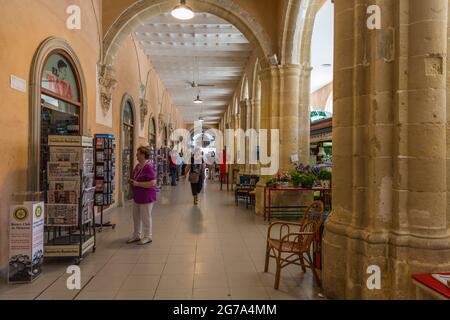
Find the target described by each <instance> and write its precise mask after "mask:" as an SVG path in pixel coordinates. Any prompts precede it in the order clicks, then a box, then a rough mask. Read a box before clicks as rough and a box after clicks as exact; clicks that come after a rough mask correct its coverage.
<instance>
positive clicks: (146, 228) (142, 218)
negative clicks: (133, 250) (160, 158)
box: [128, 147, 157, 245]
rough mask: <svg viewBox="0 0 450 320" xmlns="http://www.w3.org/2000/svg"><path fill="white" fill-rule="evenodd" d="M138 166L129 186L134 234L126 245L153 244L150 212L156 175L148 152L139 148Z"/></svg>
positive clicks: (153, 198) (144, 148) (154, 191)
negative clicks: (136, 243)
mask: <svg viewBox="0 0 450 320" xmlns="http://www.w3.org/2000/svg"><path fill="white" fill-rule="evenodd" d="M136 157H137V160H138V164H137V165H136V168H135V169H134V171H133V179H132V180H130V184H131V185H132V187H133V198H134V204H133V221H134V233H133V236H132V237H131V238H130V240H128V243H130V244H131V243H135V242H139V244H141V245H145V244H148V243H151V242H153V230H152V227H153V226H152V211H153V206H154V204H155V202H156V185H157V175H156V170H155V168H154V167H153V165H152V163H151V162H150V161H149V159H150V150H149V149H148V148H146V147H140V148H139V149H138V151H137V154H136Z"/></svg>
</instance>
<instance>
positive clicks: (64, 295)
mask: <svg viewBox="0 0 450 320" xmlns="http://www.w3.org/2000/svg"><path fill="white" fill-rule="evenodd" d="M77 294H78V291H69V290H66V291H62V292H57V291H46V292H44V293H43V294H41V295H40V296H39V297H37V298H36V300H45V301H66V300H73V299H74V298H75V296H76V295H77Z"/></svg>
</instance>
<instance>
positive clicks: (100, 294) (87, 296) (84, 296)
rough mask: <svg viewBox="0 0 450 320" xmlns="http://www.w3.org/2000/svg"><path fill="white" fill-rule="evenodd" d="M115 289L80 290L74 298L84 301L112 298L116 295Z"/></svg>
mask: <svg viewBox="0 0 450 320" xmlns="http://www.w3.org/2000/svg"><path fill="white" fill-rule="evenodd" d="M116 293H117V292H116V291H92V292H90V291H83V292H81V293H80V294H79V295H78V296H77V298H76V300H84V301H100V300H114V298H115V296H116Z"/></svg>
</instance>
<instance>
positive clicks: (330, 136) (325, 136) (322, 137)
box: [311, 132, 333, 143]
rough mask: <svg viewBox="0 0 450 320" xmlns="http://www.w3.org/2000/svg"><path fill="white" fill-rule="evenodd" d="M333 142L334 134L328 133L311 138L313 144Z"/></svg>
mask: <svg viewBox="0 0 450 320" xmlns="http://www.w3.org/2000/svg"><path fill="white" fill-rule="evenodd" d="M332 140H333V133H332V132H327V133H323V134H318V135H314V136H311V143H317V142H324V141H332Z"/></svg>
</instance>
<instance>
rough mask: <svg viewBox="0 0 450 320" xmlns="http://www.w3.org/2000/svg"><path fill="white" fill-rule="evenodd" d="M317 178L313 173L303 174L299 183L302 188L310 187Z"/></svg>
mask: <svg viewBox="0 0 450 320" xmlns="http://www.w3.org/2000/svg"><path fill="white" fill-rule="evenodd" d="M316 181H317V178H316V177H315V176H314V175H313V174H303V175H302V176H301V184H302V187H303V188H312V187H313V186H314V183H315V182H316Z"/></svg>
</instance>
